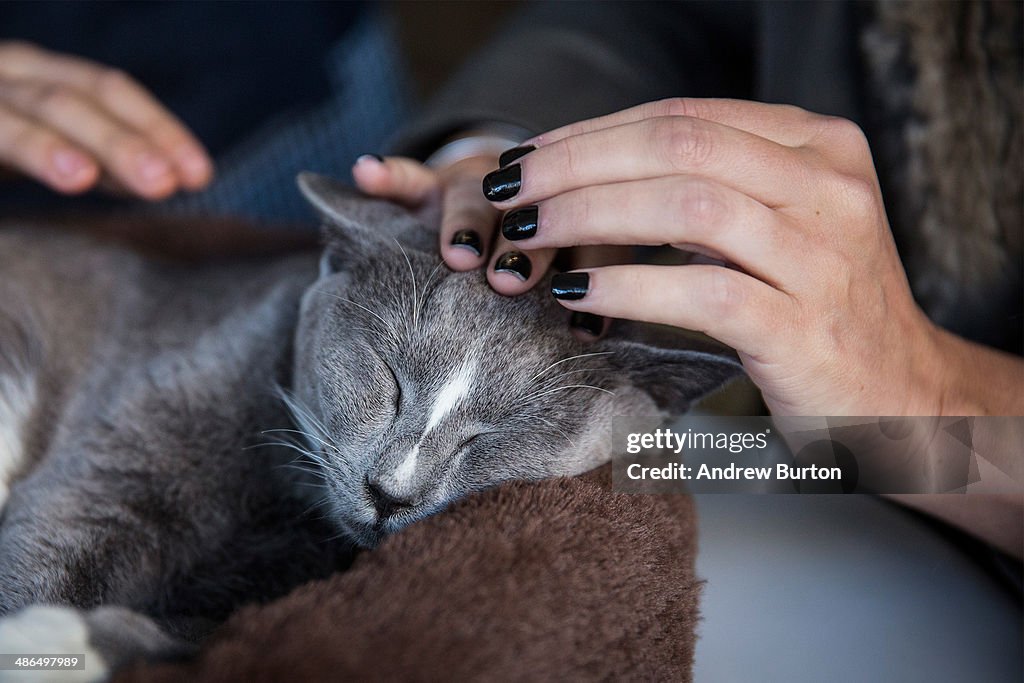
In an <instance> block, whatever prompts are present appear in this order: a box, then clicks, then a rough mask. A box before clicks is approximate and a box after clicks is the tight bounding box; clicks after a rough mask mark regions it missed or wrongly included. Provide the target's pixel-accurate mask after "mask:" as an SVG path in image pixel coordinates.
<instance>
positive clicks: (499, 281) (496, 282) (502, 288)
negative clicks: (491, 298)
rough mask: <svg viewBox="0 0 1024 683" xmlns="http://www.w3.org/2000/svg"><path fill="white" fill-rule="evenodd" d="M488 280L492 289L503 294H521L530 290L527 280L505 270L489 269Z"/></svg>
mask: <svg viewBox="0 0 1024 683" xmlns="http://www.w3.org/2000/svg"><path fill="white" fill-rule="evenodd" d="M487 282H488V283H489V284H490V285H491V289H493V290H494V291H495V292H497V293H498V294H501V295H502V296H519V295H520V294H525V293H526V292H528V291H529V290H530V285H529V284H528V283H527V281H525V280H522V279H520V278H519V277H518V276H516V275H514V274H512V273H509V272H505V271H494V270H493V269H491V270H488V272H487Z"/></svg>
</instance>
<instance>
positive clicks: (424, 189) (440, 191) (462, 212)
mask: <svg viewBox="0 0 1024 683" xmlns="http://www.w3.org/2000/svg"><path fill="white" fill-rule="evenodd" d="M497 161H498V155H497V154H482V155H479V156H473V157H468V158H464V159H460V160H459V161H457V162H455V163H453V164H451V165H447V166H443V167H440V168H430V167H428V166H425V165H424V164H421V163H420V162H418V161H416V160H414V159H409V158H405V157H387V158H386V159H384V158H382V157H376V156H374V155H369V154H366V155H363V156H361V157H359V159H358V160H357V162H356V164H355V166H353V168H352V176H353V178H354V179H355V181H356V185H357V186H358V187H359V188H360V189H361V190H362V191H363V192H366V193H367V194H370V195H374V196H378V197H385V198H388V199H392V200H394V201H398V202H400V203H402V204H405V205H407V206H410V207H415V208H420V207H423V206H424V205H427V204H431V203H432V204H434V205H435V206H436V207H437V208H438V209H440V212H441V229H440V245H439V248H440V252H441V257H442V258H443V259H444V261H445V263H447V264H448V266H449V267H450V268H451V269H452V270H455V271H466V270H474V269H476V268H480V267H482V266H487V279H488V281H489V282H490V284H491V286H492V287H493V288H494V289H495V291H497V292H498V293H500V294H503V295H506V296H514V295H516V294H522V293H523V292H525V291H527V290H529V289H530V288H532V287H533V286H534V285H536V284H537V283H538V282H539V281H540V280H541V279H542V278H543V277H544V275H545V274H546V272H547V270H548V268H549V266H550V265H551V261H552V259H554V257H555V254H556V251H557V250H555V249H539V250H535V251H524V250H521V249H519V248H518V247H516V245H514V244H513V243H511V242H509V241H508V240H506V239H505V238H504V237H502V236H501V234H500V233H499V231H498V216H499V212H498V211H497V210H496V209H495V208H494V207H493V206H491V204H490V202H488V201H487V200H486V199H484V197H483V195H481V193H480V182H481V179H482V178H483V177H484V175H486V174H487V172H488V171H490V170H492V169H493V168H494V167H495V166H496V165H497ZM623 251H624V250H623V249H622V248H611V249H610V248H608V247H588V248H583V249H578V250H573V251H572V253H571V254H569V255H568V260H569V263H570V264H571V265H572V266H574V267H584V266H594V265H604V264H609V263H621V262H624V260H626V259H624V257H623ZM570 326H571V327H572V329H573V332H574V333H575V334H576V335H577V336H579V337H580V338H581V339H583V340H591V339H594V338H596V337H598V336H600V335H601V334H603V332H604V331H605V330H606V329H607V321H606V320H604V319H603V318H601V317H600V316H594V315H589V314H585V313H578V314H573V315H572V316H570Z"/></svg>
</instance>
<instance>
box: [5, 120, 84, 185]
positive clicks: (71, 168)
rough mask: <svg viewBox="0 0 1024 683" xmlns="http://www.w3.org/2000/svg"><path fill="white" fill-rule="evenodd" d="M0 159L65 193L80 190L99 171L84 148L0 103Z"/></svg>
mask: <svg viewBox="0 0 1024 683" xmlns="http://www.w3.org/2000/svg"><path fill="white" fill-rule="evenodd" d="M0 161H2V162H3V163H4V164H6V165H9V166H12V167H14V168H16V169H17V170H19V171H21V172H22V173H24V174H26V175H28V176H31V177H33V178H35V179H36V180H38V181H39V182H41V183H44V184H45V185H48V186H49V187H51V188H52V189H54V190H56V191H58V192H64V193H67V194H77V193H79V192H84V191H85V190H87V189H89V188H90V187H92V186H93V185H95V184H96V181H97V179H98V178H99V175H100V169H99V166H97V165H96V162H95V161H93V159H92V158H91V157H90V156H89V155H88V154H87V153H86V152H85V151H84V150H82V149H80V148H78V147H76V146H75V145H73V144H72V143H71V142H69V141H68V140H67V139H66V138H64V137H62V136H60V135H58V134H56V133H54V132H53V131H52V130H50V129H49V128H47V127H46V126H43V125H40V124H39V123H38V122H37V121H33V120H32V119H29V118H26V117H24V116H22V115H21V114H19V113H17V112H15V111H14V110H12V109H10V108H9V107H6V106H5V105H3V104H0Z"/></svg>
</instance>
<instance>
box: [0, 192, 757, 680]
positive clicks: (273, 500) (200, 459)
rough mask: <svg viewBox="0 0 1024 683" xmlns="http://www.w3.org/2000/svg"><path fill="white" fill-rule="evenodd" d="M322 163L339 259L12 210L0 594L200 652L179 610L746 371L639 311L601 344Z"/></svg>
mask: <svg viewBox="0 0 1024 683" xmlns="http://www.w3.org/2000/svg"><path fill="white" fill-rule="evenodd" d="M302 186H303V190H304V191H305V192H306V194H307V196H308V197H309V198H310V199H311V200H312V201H313V203H314V204H315V205H316V206H317V207H318V208H319V209H320V211H321V213H322V214H323V216H324V219H325V229H324V236H325V242H326V244H325V247H324V249H323V252H322V256H321V257H320V268H319V276H318V275H317V267H316V262H317V258H318V254H316V253H314V252H310V253H305V254H298V255H290V256H282V257H278V258H271V259H256V260H242V261H234V262H229V263H223V262H221V263H212V264H211V263H204V264H198V265H192V266H187V267H185V266H180V265H172V264H168V263H164V262H160V261H156V260H151V259H146V258H143V257H141V256H139V255H138V254H136V253H132V252H130V251H127V250H123V249H119V248H113V247H109V246H103V245H100V244H97V243H95V242H93V241H90V240H85V239H80V238H72V237H67V236H63V235H58V234H56V233H50V232H47V231H45V230H43V229H41V228H33V229H9V230H7V231H5V232H3V233H0V272H3V273H4V275H5V278H4V280H3V281H0V331H4V330H6V331H7V334H6V335H5V336H4V337H0V349H2V350H3V359H4V360H3V365H2V366H0V378H4V379H5V380H11V381H5V382H4V383H0V390H2V391H4V394H3V401H4V405H5V406H6V405H17V406H18V409H17V410H16V411H11V410H5V411H4V413H2V414H0V419H4V420H5V422H4V424H3V425H0V427H3V428H5V429H6V428H7V427H10V429H9V432H10V433H12V434H18V435H19V438H18V443H17V444H16V445H17V446H18V448H19V451H18V462H17V463H16V464H15V465H13V466H12V467H8V468H6V469H5V470H3V471H4V472H5V473H6V474H7V476H10V473H11V472H13V477H12V478H11V479H9V480H5V481H9V482H10V484H11V493H10V497H9V499H8V500H7V501H6V503H5V504H4V506H3V510H2V516H0V615H3V614H7V613H12V612H14V611H16V610H18V609H21V608H24V607H26V606H28V605H33V604H39V603H50V604H58V605H69V606H73V607H77V608H79V609H80V610H81V613H82V616H83V619H84V623H87V624H91V625H95V626H96V629H95V633H94V634H93V635H95V638H93V639H91V642H92V643H93V645H94V646H96V647H98V648H100V649H101V654H102V655H103V656H104V658H105V660H106V661H108V662H109V663H110V664H111V665H112V666H117V665H118V664H120V663H121V662H124V661H128V660H131V659H132V658H133V657H135V656H141V657H152V656H154V654H159V653H165V654H167V655H168V656H175V655H177V654H180V653H181V652H187V647H184V644H183V643H181V642H178V641H176V640H174V639H171V638H166V637H164V636H165V634H167V633H169V634H171V635H176V636H179V637H181V638H184V639H186V640H200V639H202V638H203V637H204V636H205V635H206V634H207V633H208V632H209V631H210V630H211V629H212V628H213V627H215V626H216V624H217V623H218V622H219V621H221V620H223V619H224V618H226V617H227V615H228V614H230V613H231V612H232V611H233V610H234V609H235V608H237V606H238V605H240V604H244V603H245V602H250V601H267V600H270V599H272V598H274V597H276V596H279V595H282V594H284V593H285V592H287V591H288V590H289V589H290V588H292V587H294V586H295V585H298V584H300V583H302V582H304V581H307V580H311V579H317V578H321V577H324V576H326V575H328V574H330V573H331V572H333V571H336V570H339V569H343V568H345V566H346V560H347V558H348V554H349V550H350V548H351V544H353V543H354V544H358V545H361V546H364V547H373V546H374V545H376V544H377V543H379V542H380V541H381V540H382V539H384V538H386V537H387V536H388V535H389V534H393V533H395V532H398V531H400V530H402V529H403V528H405V527H407V526H408V525H410V524H413V523H414V522H416V521H418V520H421V519H424V518H426V517H428V516H430V515H432V514H434V513H436V512H439V511H441V510H443V509H444V508H445V507H447V506H448V505H449V504H450V503H451V502H452V501H454V500H457V499H460V498H462V497H464V496H466V495H469V494H472V493H475V492H478V491H481V490H485V489H487V488H490V487H492V486H495V485H498V484H500V483H502V482H505V481H509V480H521V479H527V480H535V479H542V478H545V477H551V476H560V475H571V474H576V473H579V472H583V471H586V470H589V469H592V468H593V467H594V466H596V465H598V464H600V463H601V462H603V461H605V460H607V459H608V458H609V457H610V455H611V451H610V439H609V438H608V430H609V429H610V422H611V417H613V416H614V415H623V414H642V415H652V414H657V413H658V412H663V413H665V414H669V413H673V412H681V411H683V410H685V409H686V407H687V405H688V404H689V402H690V401H691V400H693V399H695V398H697V397H699V396H702V395H703V394H705V393H707V392H708V391H710V390H713V389H714V388H717V387H718V386H720V385H721V384H722V383H723V382H724V381H726V380H728V379H730V378H732V377H734V376H736V375H737V374H739V373H740V365H739V364H738V362H737V361H736V360H735V359H732V358H728V357H723V356H719V355H714V354H710V353H706V352H702V351H694V350H692V349H689V348H672V346H671V345H669V346H664V345H659V344H656V343H654V344H652V343H650V341H647V340H645V339H644V334H643V333H642V332H641V330H640V329H638V328H631V327H630V326H627V325H621V326H619V327H618V328H616V329H615V330H614V331H613V333H611V334H609V336H608V337H607V338H605V339H603V340H601V341H600V342H598V343H596V344H593V345H590V346H584V345H583V344H582V343H581V342H580V341H578V340H577V339H576V338H575V337H574V336H573V335H572V334H571V333H570V332H569V330H568V328H567V325H566V321H567V318H568V315H567V313H566V311H564V310H563V309H561V307H560V306H558V305H557V303H555V302H554V301H553V300H552V299H551V297H550V295H549V294H547V293H546V292H545V291H543V289H542V288H538V289H537V290H535V291H534V292H531V293H530V294H527V295H524V296H521V297H516V298H506V297H501V296H498V295H496V294H494V292H493V291H491V289H490V288H489V287H488V285H487V284H486V281H485V279H484V275H483V274H482V273H480V272H475V273H452V272H451V271H448V270H447V269H445V268H444V267H443V264H441V263H440V261H439V259H438V257H437V255H436V253H435V246H434V242H435V240H436V233H432V232H430V231H428V230H426V229H425V228H424V226H423V224H422V217H420V216H414V215H411V214H409V213H408V212H406V211H405V210H403V209H399V208H398V207H395V206H393V205H390V204H387V203H386V202H382V201H379V200H367V199H365V198H361V197H359V196H357V195H355V194H353V193H352V192H351V191H350V190H348V189H347V188H343V187H340V186H339V185H337V184H336V183H334V182H333V181H330V180H328V179H325V178H320V177H316V176H306V177H304V178H303V181H302ZM675 341H676V342H677V343H678V342H680V340H678V339H677V340H675ZM685 345H686V344H685V343H684V346H685ZM26 378H29V379H31V380H32V381H33V382H34V386H35V387H36V389H35V390H34V392H29V393H26V392H24V391H21V390H18V391H13V390H10V388H9V387H18V386H23V385H24V383H25V380H26ZM30 394H31V397H30V400H29V398H27V397H29V396H30ZM282 397H283V399H284V400H283V401H282V400H280V399H281V398H282ZM12 415H13V416H15V418H14V419H8V418H9V416H12ZM268 440H269V441H270V442H269V443H268ZM8 450H9V449H8ZM296 452H297V453H298V457H296V456H295V453H296ZM11 461H12V462H13V459H11ZM318 508H319V509H318ZM538 533H539V530H538ZM562 561H565V560H564V559H563V560H562ZM600 561H601V562H604V561H605V560H603V559H602V560H600ZM494 580H495V581H497V579H496V578H495V579H494ZM491 588H492V587H489V588H488V590H490V589H491ZM108 606H117V607H121V608H126V609H122V610H114V611H109V610H108V611H106V612H104V611H103V610H104V609H106V608H107V607H108ZM150 618H152V619H153V620H155V623H152V622H151V621H150ZM2 647H3V643H0V649H2Z"/></svg>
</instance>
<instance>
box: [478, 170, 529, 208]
mask: <svg viewBox="0 0 1024 683" xmlns="http://www.w3.org/2000/svg"><path fill="white" fill-rule="evenodd" d="M522 184H523V167H522V166H520V165H519V164H513V165H511V166H506V167H505V168H499V169H498V170H497V171H491V172H490V173H488V174H487V175H485V176H484V182H483V188H484V196H485V197H487V199H488V200H489V201H492V202H503V201H505V200H506V199H512V197H515V196H516V195H517V194H519V188H520V187H521V186H522Z"/></svg>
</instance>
